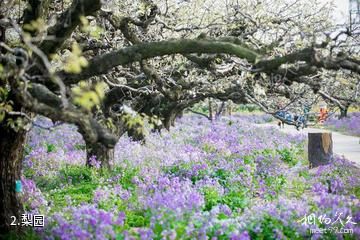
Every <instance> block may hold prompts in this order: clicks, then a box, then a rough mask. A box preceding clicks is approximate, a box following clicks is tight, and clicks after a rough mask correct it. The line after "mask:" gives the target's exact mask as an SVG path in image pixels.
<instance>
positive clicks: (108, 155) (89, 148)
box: [86, 143, 114, 168]
mask: <svg viewBox="0 0 360 240" xmlns="http://www.w3.org/2000/svg"><path fill="white" fill-rule="evenodd" d="M94 156H95V157H96V160H97V161H99V162H100V166H101V167H102V168H110V162H113V161H114V149H113V148H107V147H105V146H103V145H102V144H99V143H95V144H91V143H86V165H87V166H88V167H94V163H93V162H92V161H91V160H92V159H93V157H94Z"/></svg>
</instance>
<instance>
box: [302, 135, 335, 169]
mask: <svg viewBox="0 0 360 240" xmlns="http://www.w3.org/2000/svg"><path fill="white" fill-rule="evenodd" d="M308 138H309V143H308V157H309V163H310V168H314V167H318V166H320V165H326V164H328V163H329V162H330V160H331V159H332V157H333V142H332V134H331V133H309V134H308Z"/></svg>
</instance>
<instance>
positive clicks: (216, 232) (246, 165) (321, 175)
mask: <svg viewBox="0 0 360 240" xmlns="http://www.w3.org/2000/svg"><path fill="white" fill-rule="evenodd" d="M269 121H271V118H269V117H268V116H266V115H254V116H249V115H246V116H241V115H236V116H230V117H222V118H221V119H220V120H217V121H214V122H212V123H211V122H210V121H208V120H207V119H205V118H201V117H197V116H194V115H190V116H189V115H187V116H184V117H183V118H181V119H178V120H177V123H176V126H175V127H174V128H173V129H171V131H170V132H166V131H165V132H163V133H161V135H160V134H158V133H151V134H149V135H148V137H147V139H146V143H145V144H143V145H142V144H140V143H137V142H132V141H131V139H129V138H128V137H122V138H121V139H120V141H119V142H118V144H117V145H116V149H115V162H113V163H112V169H111V171H105V170H100V169H97V168H96V167H95V168H91V169H90V168H87V167H85V161H86V159H85V155H86V154H85V151H84V148H85V146H84V142H83V140H82V138H81V136H80V135H79V134H78V133H77V132H76V128H75V127H74V126H71V125H61V126H58V127H56V128H55V130H53V131H50V132H49V131H48V130H43V129H39V128H36V127H34V128H33V129H32V130H31V132H30V135H29V139H28V144H27V146H26V157H25V159H24V171H23V178H22V182H23V192H22V193H21V196H22V200H23V202H24V206H25V209H24V211H25V212H27V213H29V214H42V215H44V216H45V227H44V228H37V229H35V231H32V230H30V229H32V228H29V231H28V235H27V236H26V238H28V239H37V238H40V239H310V238H311V239H334V238H335V239H336V238H338V239H359V237H360V226H359V221H360V205H359V198H360V178H359V176H360V172H359V169H358V168H356V167H354V165H353V164H351V163H350V162H348V161H347V160H346V159H344V158H342V157H336V158H335V159H334V161H333V162H332V163H331V164H329V165H327V166H322V167H319V168H317V169H313V170H311V171H310V170H309V169H308V161H307V159H306V151H305V150H304V149H305V146H306V135H304V134H287V133H286V132H283V131H280V130H279V129H277V128H276V127H259V126H257V124H255V123H265V122H269ZM38 123H39V124H41V125H43V126H46V125H48V126H50V125H51V124H52V123H51V122H50V121H48V120H46V119H39V120H38ZM335 151H336V148H335ZM93 161H94V162H96V159H95V158H94V159H93Z"/></svg>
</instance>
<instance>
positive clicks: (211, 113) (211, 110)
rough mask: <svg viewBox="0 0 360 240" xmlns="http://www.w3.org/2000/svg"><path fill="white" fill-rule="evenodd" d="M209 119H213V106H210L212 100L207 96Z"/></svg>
mask: <svg viewBox="0 0 360 240" xmlns="http://www.w3.org/2000/svg"><path fill="white" fill-rule="evenodd" d="M209 120H210V121H212V120H213V108H212V101H211V98H209Z"/></svg>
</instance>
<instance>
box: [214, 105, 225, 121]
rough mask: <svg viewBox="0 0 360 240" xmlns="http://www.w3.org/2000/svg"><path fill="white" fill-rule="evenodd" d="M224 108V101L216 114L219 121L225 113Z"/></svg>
mask: <svg viewBox="0 0 360 240" xmlns="http://www.w3.org/2000/svg"><path fill="white" fill-rule="evenodd" d="M224 108H225V101H223V102H222V103H221V105H220V107H219V109H218V111H217V112H216V114H215V119H219V118H220V116H221V114H222V113H223V112H224Z"/></svg>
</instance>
